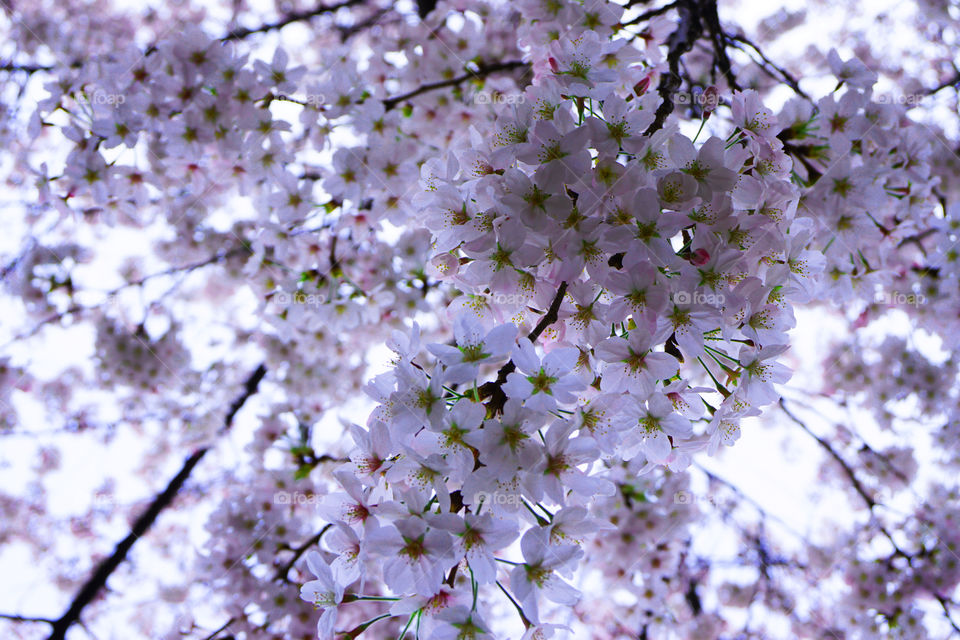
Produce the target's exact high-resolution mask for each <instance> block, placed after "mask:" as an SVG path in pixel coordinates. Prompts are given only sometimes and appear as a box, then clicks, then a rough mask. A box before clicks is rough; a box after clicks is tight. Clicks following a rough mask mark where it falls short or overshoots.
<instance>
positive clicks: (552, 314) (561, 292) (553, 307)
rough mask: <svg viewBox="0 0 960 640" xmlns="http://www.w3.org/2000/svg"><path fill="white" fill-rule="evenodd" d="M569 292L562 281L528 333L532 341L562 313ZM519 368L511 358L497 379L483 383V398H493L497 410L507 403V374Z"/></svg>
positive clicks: (481, 390)
mask: <svg viewBox="0 0 960 640" xmlns="http://www.w3.org/2000/svg"><path fill="white" fill-rule="evenodd" d="M566 294H567V283H566V282H561V283H560V286H559V287H557V294H556V295H555V296H554V297H553V302H551V303H550V308H549V309H547V312H546V313H545V314H543V317H542V318H540V322H538V323H537V326H535V327H534V328H533V330H532V331H531V332H530V333H528V334H527V339H528V340H530V342H536V341H537V338H539V337H540V335H541V334H542V333H543V332H544V331H546V329H547V327H549V326H550V325H552V324H553V323H554V322H556V321H557V318H558V316H559V314H560V305H561V304H563V297H564V296H565V295H566ZM516 368H517V365H516V364H515V363H514V362H513V360H511V361H510V362H508V363H507V364H505V365H503V366H502V367H500V370H499V371H498V372H497V379H496V380H494V381H493V382H486V383H484V384H483V385H481V387H480V389H479V391H480V397H481V398H491V397H492V400H491V407H492V408H493V409H494V410H495V411H499V410H501V409H503V405H504V404H506V401H507V397H506V395H505V394H504V393H503V389H502V388H501V387H503V385H504V383H506V381H507V376H509V375H510V374H511V373H513V372H514V371H515V370H516Z"/></svg>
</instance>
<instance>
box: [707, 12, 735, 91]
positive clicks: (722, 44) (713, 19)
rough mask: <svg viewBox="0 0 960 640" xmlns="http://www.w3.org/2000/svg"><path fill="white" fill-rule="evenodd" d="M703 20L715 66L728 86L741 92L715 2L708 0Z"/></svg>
mask: <svg viewBox="0 0 960 640" xmlns="http://www.w3.org/2000/svg"><path fill="white" fill-rule="evenodd" d="M703 20H704V22H706V23H707V29H708V30H709V31H710V39H711V41H712V42H713V52H714V57H713V60H714V64H715V65H716V67H717V69H719V70H720V74H721V75H722V76H723V77H724V79H726V81H727V85H729V87H730V88H731V89H733V90H734V91H740V85H738V84H737V79H736V77H734V75H733V68H732V67H731V66H730V57H729V56H728V55H727V35H726V34H725V33H724V32H723V27H721V26H720V15H719V14H718V13H717V3H716V2H715V0H706V1H705V2H704V3H703Z"/></svg>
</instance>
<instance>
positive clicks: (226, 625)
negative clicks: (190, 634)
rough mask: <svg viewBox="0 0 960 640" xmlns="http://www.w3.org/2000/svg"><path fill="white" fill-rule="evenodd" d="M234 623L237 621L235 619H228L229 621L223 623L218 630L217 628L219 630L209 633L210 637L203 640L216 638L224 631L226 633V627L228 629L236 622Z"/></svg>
mask: <svg viewBox="0 0 960 640" xmlns="http://www.w3.org/2000/svg"><path fill="white" fill-rule="evenodd" d="M236 621H237V619H236V618H230V619H229V620H227V621H226V622H224V623H223V624H222V625H220V628H219V629H217V630H216V631H214V632H213V633H211V634H210V635H208V636H206V637H205V638H204V639H203V640H213V639H214V638H216V637H217V636H218V635H220V634H221V633H223V632H224V631H226V630H227V627H229V626H230V625H232V624H233V623H234V622H236Z"/></svg>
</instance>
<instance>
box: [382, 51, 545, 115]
mask: <svg viewBox="0 0 960 640" xmlns="http://www.w3.org/2000/svg"><path fill="white" fill-rule="evenodd" d="M526 64H527V63H526V62H523V61H522V60H510V61H508V62H495V63H493V64H488V65H482V66H481V67H480V68H479V69H477V70H476V71H468V72H467V73H465V74H463V75H461V76H457V77H456V78H450V79H449V80H440V81H439V82H431V83H429V84H424V85H421V86H419V87H417V88H416V89H413V90H412V91H408V92H406V93H401V94H400V95H396V96H393V97H390V98H387V99H385V100H384V101H383V107H384V109H386V110H387V111H390V110H391V109H393V108H394V107H396V106H397V105H398V104H400V103H401V102H404V101H405V100H409V99H411V98H415V97H417V96H419V95H421V94H424V93H427V92H428V91H433V90H434V89H443V88H445V87H455V86H456V85H458V84H462V83H464V82H466V81H467V80H470V79H471V78H476V79H478V80H479V79H480V78H483V77H484V76H488V75H490V74H491V73H496V72H498V71H510V70H511V69H518V68H520V67H524V66H526Z"/></svg>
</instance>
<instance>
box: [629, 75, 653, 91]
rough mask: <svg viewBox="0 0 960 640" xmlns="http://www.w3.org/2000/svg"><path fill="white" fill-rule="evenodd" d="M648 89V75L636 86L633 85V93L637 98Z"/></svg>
mask: <svg viewBox="0 0 960 640" xmlns="http://www.w3.org/2000/svg"><path fill="white" fill-rule="evenodd" d="M649 88H650V74H649V73H648V74H647V75H645V76H644V77H643V79H642V80H641V81H640V82H638V83H637V84H635V85H633V92H634V93H635V94H637V96H642V95H643V94H645V93H646V92H647V89H649Z"/></svg>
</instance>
